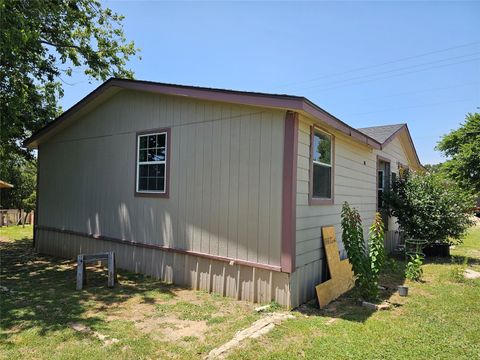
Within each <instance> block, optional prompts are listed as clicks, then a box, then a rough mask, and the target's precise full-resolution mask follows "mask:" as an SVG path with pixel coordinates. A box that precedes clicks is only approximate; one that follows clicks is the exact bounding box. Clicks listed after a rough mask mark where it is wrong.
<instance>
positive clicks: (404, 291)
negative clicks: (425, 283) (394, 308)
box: [398, 285, 408, 296]
mask: <svg viewBox="0 0 480 360" xmlns="http://www.w3.org/2000/svg"><path fill="white" fill-rule="evenodd" d="M398 295H400V296H407V295H408V286H402V285H400V286H399V287H398Z"/></svg>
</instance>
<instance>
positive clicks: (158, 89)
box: [24, 78, 381, 149]
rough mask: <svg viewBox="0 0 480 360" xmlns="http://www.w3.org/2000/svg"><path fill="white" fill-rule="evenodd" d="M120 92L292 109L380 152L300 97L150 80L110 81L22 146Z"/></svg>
mask: <svg viewBox="0 0 480 360" xmlns="http://www.w3.org/2000/svg"><path fill="white" fill-rule="evenodd" d="M122 89H129V90H138V91H147V92H153V93H157V94H164V95H172V96H181V97H186V98H191V99H200V100H208V101H219V102H227V103H234V104H242V105H250V106H259V107H266V108H272V109H283V110H292V111H296V112H299V113H302V114H304V115H307V116H310V117H313V118H314V119H316V120H318V121H319V122H323V123H326V124H328V125H330V126H331V127H333V128H334V129H336V130H338V131H340V132H342V133H344V134H346V135H347V136H350V137H352V138H353V139H354V140H356V141H358V142H361V143H363V144H366V145H368V146H371V147H373V148H375V149H380V147H381V144H380V142H378V141H377V140H375V139H373V138H372V137H370V136H369V135H367V134H365V133H363V132H361V131H359V130H357V129H355V128H353V127H351V126H350V125H348V124H346V123H345V122H343V121H342V120H340V119H338V118H336V117H335V116H333V115H332V114H330V113H328V112H327V111H325V110H323V109H322V108H321V107H319V106H318V105H316V104H314V103H313V102H311V101H310V100H308V99H307V98H305V97H302V96H292V95H285V94H266V93H259V92H247V91H236V90H225V89H213V88H206V87H197V86H185V85H174V84H165V83H159V82H152V81H142V80H128V79H118V78H111V79H109V80H107V81H106V82H104V83H103V84H102V85H100V86H99V87H98V88H96V89H95V90H94V91H92V92H91V93H90V94H88V95H87V96H85V97H84V98H83V99H82V100H80V101H79V102H78V103H76V104H75V105H74V106H72V107H71V108H70V109H68V110H67V111H65V112H64V113H63V114H62V115H60V116H59V117H57V118H56V119H55V120H53V121H51V122H50V123H48V124H47V125H46V126H45V127H43V128H42V129H40V130H39V131H37V132H36V133H34V134H33V135H32V136H31V137H30V138H28V139H27V140H25V142H24V145H25V146H27V147H29V148H35V147H38V145H39V144H40V143H41V142H42V141H43V140H44V139H46V138H48V137H49V136H51V135H53V134H55V133H57V132H58V131H60V130H61V129H63V128H65V127H66V126H68V124H69V123H71V122H72V121H75V119H77V118H78V117H80V116H81V115H82V114H85V113H86V112H88V111H89V110H91V109H92V108H93V107H95V106H97V105H98V104H99V103H100V102H102V101H104V100H106V99H108V98H109V97H111V96H113V95H114V94H115V93H117V92H118V91H120V90H122Z"/></svg>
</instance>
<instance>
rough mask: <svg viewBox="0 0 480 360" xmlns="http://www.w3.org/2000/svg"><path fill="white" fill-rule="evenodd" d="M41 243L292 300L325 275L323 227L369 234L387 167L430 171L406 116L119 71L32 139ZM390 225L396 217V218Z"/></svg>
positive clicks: (187, 280) (228, 291)
mask: <svg viewBox="0 0 480 360" xmlns="http://www.w3.org/2000/svg"><path fill="white" fill-rule="evenodd" d="M26 145H27V146H28V147H29V148H36V149H38V150H39V152H38V181H39V192H38V216H37V217H36V228H35V246H36V249H37V250H38V251H39V252H41V253H46V254H53V255H57V256H62V257H69V258H73V257H75V256H76V255H77V254H79V253H93V252H99V251H106V250H113V251H115V252H116V257H117V263H118V266H119V267H121V268H124V269H128V270H132V271H136V272H141V273H145V274H148V275H151V276H154V277H157V278H160V279H162V280H164V281H167V282H173V283H176V284H179V285H185V286H189V287H191V288H194V289H201V290H205V291H213V292H216V293H220V294H222V295H224V296H230V297H234V298H238V299H244V300H249V301H254V302H269V301H271V300H275V301H277V302H278V303H280V304H282V305H286V306H290V307H295V306H297V305H299V304H301V303H303V302H305V301H307V300H309V299H310V298H313V297H314V296H315V293H314V286H315V285H317V284H318V283H320V282H321V281H322V276H323V277H325V270H324V269H325V261H324V253H323V250H322V241H321V226H324V225H334V226H335V229H336V235H337V240H338V242H339V246H340V248H341V249H343V245H342V244H341V229H340V210H341V205H342V203H343V202H344V201H348V202H349V203H350V204H351V205H353V206H355V207H356V208H357V209H358V210H359V211H360V214H361V216H362V218H363V221H364V225H365V232H367V231H368V227H369V225H370V223H371V222H372V220H373V218H374V214H375V211H376V210H377V203H378V196H381V192H382V191H383V189H384V188H385V183H386V180H385V179H387V178H388V177H389V176H390V172H393V173H395V172H397V171H398V169H399V167H402V166H408V167H410V168H413V169H418V168H420V167H421V165H420V162H419V159H418V157H417V154H416V152H415V148H414V145H413V143H412V139H411V137H410V134H409V131H408V128H407V126H406V125H395V126H386V127H377V128H366V129H354V128H352V127H351V126H349V125H347V124H345V123H344V122H342V121H341V120H339V119H337V118H336V117H334V116H333V115H331V114H329V113H327V112H326V111H325V110H323V109H321V108H320V107H318V106H317V105H315V104H314V103H312V102H311V101H309V100H308V99H306V98H303V97H297V96H289V95H272V94H263V93H252V92H242V91H231V90H219V89H210V88H201V87H192V86H179V85H169V84H162V83H154V82H147V81H134V80H123V79H111V80H108V81H107V82H105V83H104V84H103V85H101V86H100V87H98V88H97V89H96V90H95V91H93V92H92V93H91V94H89V95H88V96H86V97H85V98H84V99H82V100H81V101H80V102H79V103H77V104H76V105H75V106H73V107H72V108H71V109H69V110H68V111H66V112H65V113H63V114H62V115H61V116H60V117H58V118H57V119H56V120H54V121H53V122H51V123H50V124H48V125H47V126H46V127H45V128H43V129H41V130H40V131H38V132H37V133H35V134H34V135H33V136H32V137H31V138H30V139H28V140H27V141H26ZM391 225H392V226H393V225H394V224H391Z"/></svg>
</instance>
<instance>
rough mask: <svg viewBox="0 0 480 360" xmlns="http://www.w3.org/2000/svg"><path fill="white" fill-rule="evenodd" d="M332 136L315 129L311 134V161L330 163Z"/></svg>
mask: <svg viewBox="0 0 480 360" xmlns="http://www.w3.org/2000/svg"><path fill="white" fill-rule="evenodd" d="M331 153H332V137H331V136H330V135H327V134H325V133H322V132H319V131H315V133H314V136H313V161H316V162H320V163H322V164H328V165H331V164H332V159H331Z"/></svg>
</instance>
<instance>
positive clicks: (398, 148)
mask: <svg viewBox="0 0 480 360" xmlns="http://www.w3.org/2000/svg"><path fill="white" fill-rule="evenodd" d="M374 153H375V154H376V155H379V156H381V157H382V158H385V159H388V160H390V171H391V172H392V173H395V174H397V175H398V169H399V165H400V164H401V165H404V166H408V165H409V161H408V157H407V155H406V152H405V148H404V147H403V144H402V142H401V140H400V137H395V138H394V139H393V140H392V141H390V142H389V143H388V144H386V145H385V146H384V147H383V149H382V150H374ZM388 230H389V231H391V232H394V231H397V230H398V224H397V221H396V218H394V217H389V218H388Z"/></svg>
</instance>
